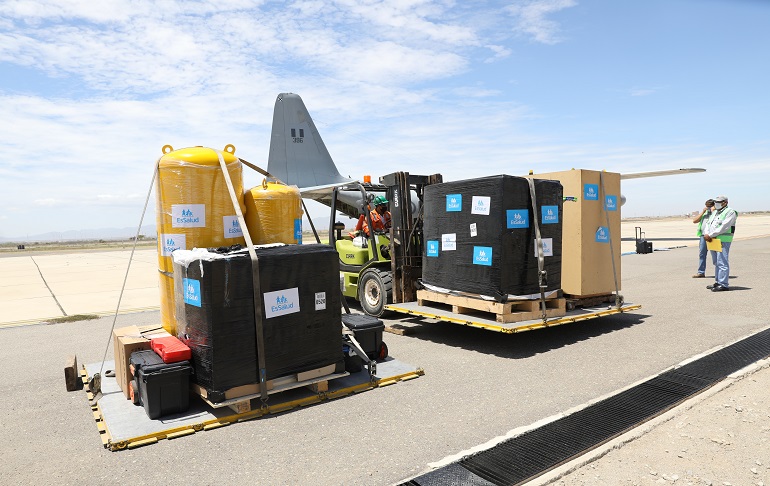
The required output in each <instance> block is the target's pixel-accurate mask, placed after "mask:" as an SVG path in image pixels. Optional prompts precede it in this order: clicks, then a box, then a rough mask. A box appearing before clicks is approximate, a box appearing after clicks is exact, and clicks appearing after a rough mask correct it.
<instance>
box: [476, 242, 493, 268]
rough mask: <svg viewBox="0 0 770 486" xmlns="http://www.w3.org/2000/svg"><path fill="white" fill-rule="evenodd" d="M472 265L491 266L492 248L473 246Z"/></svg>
mask: <svg viewBox="0 0 770 486" xmlns="http://www.w3.org/2000/svg"><path fill="white" fill-rule="evenodd" d="M473 264H474V265H486V266H488V267H491V266H492V247H491V246H474V247H473Z"/></svg>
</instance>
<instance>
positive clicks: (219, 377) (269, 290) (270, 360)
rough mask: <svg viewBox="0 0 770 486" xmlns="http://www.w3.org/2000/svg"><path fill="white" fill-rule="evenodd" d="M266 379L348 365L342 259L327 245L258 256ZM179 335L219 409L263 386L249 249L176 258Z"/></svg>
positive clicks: (269, 249) (266, 249) (270, 250)
mask: <svg viewBox="0 0 770 486" xmlns="http://www.w3.org/2000/svg"><path fill="white" fill-rule="evenodd" d="M255 251H256V254H257V258H258V260H259V275H260V296H261V297H262V300H261V301H260V302H259V305H262V312H263V316H264V317H263V321H262V325H263V335H264V342H265V367H266V370H267V379H268V380H270V379H273V378H277V377H281V376H286V375H291V374H294V373H300V372H303V371H309V370H315V369H318V368H322V367H325V366H328V365H331V364H339V367H340V368H341V367H342V366H343V365H342V362H343V355H342V340H341V335H342V324H341V316H340V305H341V302H340V292H339V288H338V287H337V286H338V279H339V258H338V256H337V253H336V252H335V251H334V250H333V249H332V248H331V247H329V246H328V245H280V246H275V245H272V246H263V247H256V249H255ZM174 281H175V284H176V293H177V308H178V311H177V313H176V315H177V334H178V337H179V338H180V339H181V340H182V341H183V342H184V343H185V344H187V345H188V346H189V347H190V349H191V350H192V356H193V365H194V368H195V375H194V380H195V382H196V383H198V384H199V385H200V386H202V387H204V388H205V389H206V390H207V391H208V396H209V399H211V400H213V401H221V399H222V398H223V397H224V392H226V391H227V390H229V389H231V388H235V387H238V386H242V385H248V384H253V383H258V381H259V380H258V378H257V377H258V373H257V352H256V331H255V324H254V307H253V306H254V298H253V285H252V271H251V259H250V257H249V254H248V252H247V251H246V250H245V249H242V250H237V251H232V252H223V253H217V252H216V251H206V250H195V251H182V250H179V251H176V252H174Z"/></svg>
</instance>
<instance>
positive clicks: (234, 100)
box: [0, 0, 770, 238]
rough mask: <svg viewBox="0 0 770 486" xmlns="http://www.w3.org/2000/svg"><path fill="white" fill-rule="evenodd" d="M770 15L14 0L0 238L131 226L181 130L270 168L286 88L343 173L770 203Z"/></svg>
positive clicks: (641, 205)
mask: <svg viewBox="0 0 770 486" xmlns="http://www.w3.org/2000/svg"><path fill="white" fill-rule="evenodd" d="M768 25H770V2H766V1H759V0H756V1H749V0H722V1H717V0H646V1H633V2H632V1H622V2H619V1H612V0H601V1H600V0H590V1H589V0H541V1H539V0H529V1H508V2H493V1H473V0H471V1H459V0H457V1H449V0H447V1H420V0H391V1H374V0H369V1H366V0H359V1H354V0H343V1H310V0H308V1H295V2H292V1H288V2H278V1H261V2H260V1H246V0H219V1H217V2H208V1H206V2H204V1H185V2H173V1H170V0H169V1H163V2H160V1H158V2H151V1H142V0H137V1H127V0H103V1H100V2H89V1H66V0H65V1H61V0H56V1H53V0H51V1H49V0H37V1H35V0H18V1H16V0H4V1H3V2H2V3H0V110H1V111H0V113H2V116H0V237H5V238H13V237H24V236H26V235H34V234H39V233H44V232H51V231H54V232H55V231H66V230H79V229H90V228H102V227H126V226H128V227H131V226H136V225H137V224H138V222H139V218H140V216H141V212H142V207H143V204H144V198H145V197H146V194H147V191H148V189H149V186H150V181H151V178H152V171H153V166H154V164H155V162H156V161H157V159H158V157H159V156H160V155H161V147H162V146H163V145H165V144H170V145H172V146H173V147H174V148H182V147H187V146H194V145H203V146H209V147H214V148H220V149H221V148H223V147H224V146H225V145H226V144H233V145H235V147H236V148H237V152H236V155H239V156H241V157H242V158H244V159H246V160H248V161H250V162H253V163H256V164H258V165H261V166H262V167H266V166H267V160H266V159H267V154H268V147H269V139H270V123H271V120H272V108H273V103H274V101H275V98H276V95H277V94H278V93H280V92H285V91H287V92H294V93H298V94H299V95H300V96H302V98H303V100H304V102H305V104H306V105H307V107H308V109H309V110H310V112H311V115H312V116H313V118H314V120H315V122H316V125H317V126H318V128H319V131H320V133H321V136H322V137H323V139H324V141H325V143H326V145H327V148H328V149H329V152H330V153H331V155H332V157H333V158H334V160H335V162H336V163H337V166H338V167H339V169H340V172H341V173H342V174H344V175H351V176H353V177H360V176H362V175H364V174H371V175H372V176H373V178H374V179H376V178H377V177H378V176H380V175H383V174H386V173H389V172H392V171H396V170H406V171H409V172H412V173H426V174H427V173H435V172H440V173H442V174H443V175H444V179H445V180H456V179H463V178H472V177H481V176H487V175H494V174H501V173H506V174H511V175H521V174H526V173H527V172H528V171H529V170H534V171H535V172H536V173H538V172H549V171H559V170H565V169H569V168H586V169H606V170H609V171H613V172H620V173H627V172H640V171H646V170H662V169H676V168H682V167H702V168H706V169H707V172H706V173H704V174H693V175H685V176H674V177H664V178H651V179H639V180H629V181H624V182H623V184H622V188H621V189H622V192H623V194H624V195H625V196H626V197H627V199H628V202H627V203H626V205H625V206H623V208H622V211H623V213H622V214H623V216H624V217H632V216H664V215H675V214H683V213H686V212H689V211H693V210H697V209H699V208H700V207H701V206H702V202H703V200H704V199H705V198H706V197H708V196H714V195H717V194H727V195H728V196H729V197H730V203H731V206H732V207H735V208H736V209H738V210H739V211H752V210H770V204H769V203H768V202H767V200H766V199H765V197H764V196H765V194H767V193H768V192H770V123H768V115H767V114H768V113H770V95H768V89H769V88H768V87H769V86H770V75H769V71H770V29H768V28H767V26H768ZM246 174H247V175H246V178H245V186H246V187H252V186H254V185H256V184H257V183H258V182H260V181H261V177H258V176H256V174H253V173H250V171H248V170H247V171H246ZM311 213H313V214H312V215H313V217H314V219H316V218H320V219H321V220H323V219H324V218H325V216H324V215H323V213H324V211H323V210H320V209H319V210H318V213H316V211H315V210H311ZM154 219H155V218H154V201H151V206H150V212H149V213H148V215H147V216H146V217H145V221H148V222H150V223H152V222H154ZM321 226H324V225H323V224H322V225H321Z"/></svg>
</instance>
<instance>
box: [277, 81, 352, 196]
mask: <svg viewBox="0 0 770 486" xmlns="http://www.w3.org/2000/svg"><path fill="white" fill-rule="evenodd" d="M267 171H268V172H269V173H270V174H272V175H273V176H275V177H276V178H278V179H279V180H281V181H283V182H285V183H286V184H291V185H296V186H297V187H299V188H300V190H303V189H311V188H320V187H330V186H335V185H339V184H345V183H347V182H351V181H352V179H349V178H347V177H343V176H342V175H340V173H339V171H338V170H337V166H336V165H335V164H334V161H333V160H332V158H331V156H330V155H329V151H328V150H326V145H324V143H323V140H321V135H319V133H318V129H317V128H316V126H315V124H314V123H313V119H312V118H310V113H308V111H307V108H306V107H305V103H303V102H302V98H300V97H299V95H296V94H294V93H281V94H279V95H278V98H277V99H276V100H275V109H274V111H273V129H272V132H271V135H270V154H269V156H268V159H267Z"/></svg>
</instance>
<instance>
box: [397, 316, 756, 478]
mask: <svg viewBox="0 0 770 486" xmlns="http://www.w3.org/2000/svg"><path fill="white" fill-rule="evenodd" d="M768 356H770V329H767V330H764V331H762V332H759V333H757V334H754V335H753V336H750V337H747V338H745V339H743V340H741V341H739V342H737V343H735V344H731V345H730V346H727V347H725V348H722V349H720V350H719V351H716V352H714V353H712V354H709V355H707V356H704V357H702V358H700V359H698V360H696V361H693V362H690V363H687V364H685V365H682V366H680V367H679V368H676V369H673V370H669V371H666V372H664V373H661V374H660V375H658V376H656V377H655V378H652V379H650V380H647V381H645V382H644V383H640V384H639V385H637V386H635V387H633V388H629V389H628V390H624V391H622V392H620V393H618V394H617V395H614V396H612V397H609V398H607V399H605V400H602V401H600V402H597V403H595V404H593V405H590V406H588V407H586V408H584V409H582V410H579V411H578V412H575V413H573V414H571V415H569V416H567V417H563V418H561V419H559V420H556V421H554V422H551V423H548V424H546V425H543V426H542V427H539V428H537V429H534V430H530V431H528V432H526V433H524V434H522V435H520V436H518V437H514V438H512V439H510V440H507V441H505V442H502V443H500V444H498V445H496V446H495V447H493V448H491V449H488V450H486V451H483V452H480V453H478V454H475V455H473V456H469V457H466V458H465V459H463V460H461V461H460V462H458V463H453V464H450V465H449V466H446V467H443V468H440V469H437V470H435V471H431V472H429V473H427V474H424V475H422V476H418V477H416V478H414V479H412V480H411V481H408V482H405V483H402V484H404V485H409V486H439V485H441V486H446V485H473V486H476V485H478V486H488V485H515V484H520V483H522V482H525V481H528V480H531V479H533V478H535V477H537V476H539V475H541V474H543V473H545V472H547V471H549V470H551V469H553V468H555V467H558V466H559V465H561V464H563V463H565V462H567V461H569V460H571V459H573V458H575V457H578V456H580V455H582V454H584V453H585V452H587V451H589V450H591V449H593V448H595V447H597V446H599V445H601V444H603V443H604V442H607V441H609V440H611V439H613V438H615V437H617V436H619V435H621V434H623V433H624V432H626V431H628V430H630V429H633V428H634V427H637V426H638V425H639V424H641V423H643V422H646V421H647V420H650V419H651V418H653V417H655V416H657V415H660V414H661V413H663V412H665V411H666V410H668V409H670V408H672V407H674V406H676V405H677V404H679V403H680V402H682V401H684V400H687V399H688V398H690V397H692V396H693V395H696V394H698V393H700V392H701V391H703V390H705V389H706V388H709V387H711V386H712V385H714V384H715V383H717V382H719V381H721V380H722V379H724V378H725V377H727V376H728V375H730V374H731V373H734V372H736V371H738V370H740V369H742V368H745V367H746V366H748V365H750V364H752V363H754V362H756V361H758V360H761V359H764V358H766V357H768Z"/></svg>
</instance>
